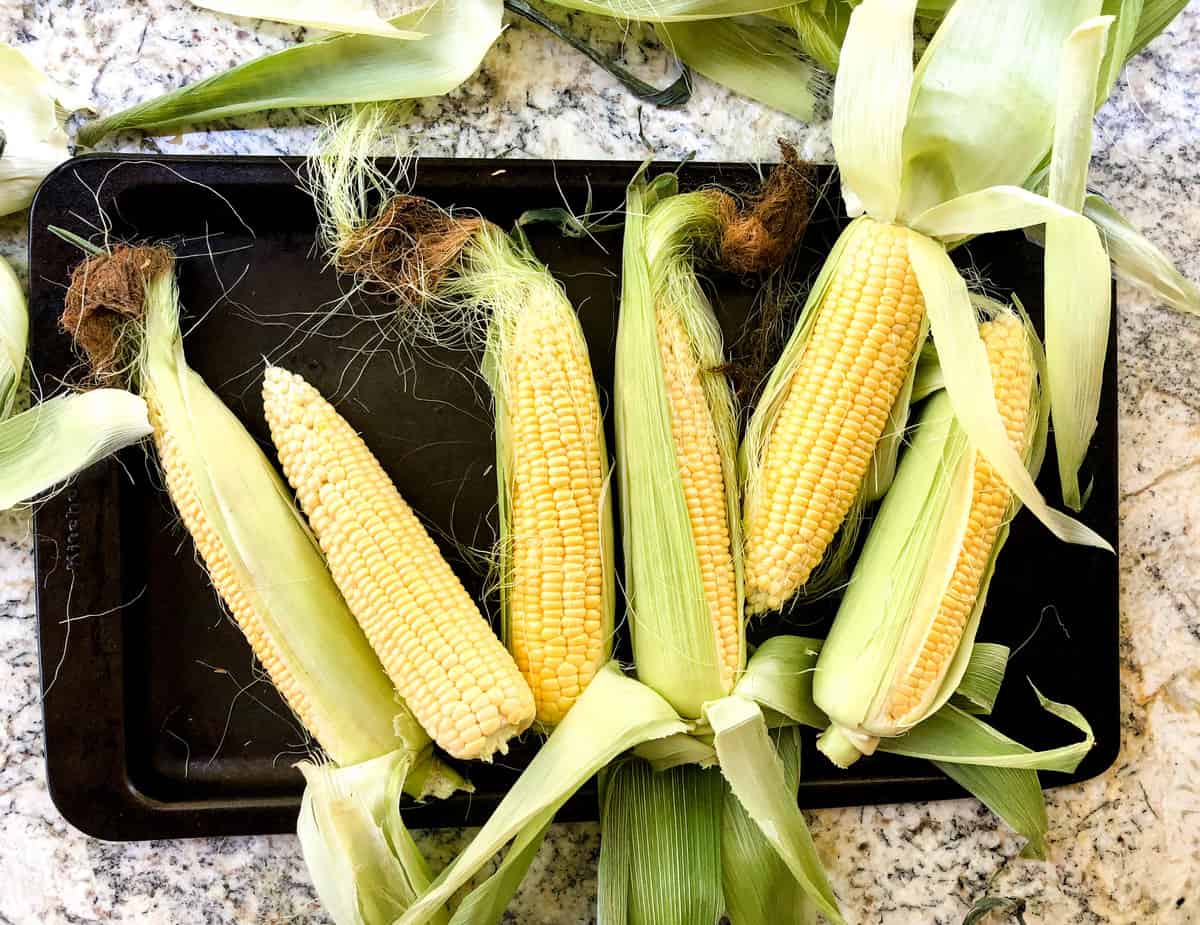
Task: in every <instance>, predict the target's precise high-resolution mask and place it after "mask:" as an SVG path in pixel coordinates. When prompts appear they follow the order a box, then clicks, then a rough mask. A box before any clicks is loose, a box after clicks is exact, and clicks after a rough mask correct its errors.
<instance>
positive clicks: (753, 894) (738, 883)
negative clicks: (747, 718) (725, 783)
mask: <svg viewBox="0 0 1200 925" xmlns="http://www.w3.org/2000/svg"><path fill="white" fill-rule="evenodd" d="M771 739H772V741H773V743H774V745H775V750H776V752H777V753H778V754H779V759H780V761H781V762H782V763H783V774H784V781H785V783H786V785H787V788H788V789H789V790H790V791H791V792H793V793H795V791H796V789H797V787H799V785H800V731H799V730H798V729H796V728H795V727H794V726H793V727H790V728H786V729H779V730H776V731H775V732H774V733H772V736H771ZM708 773H715V772H708ZM721 874H722V877H721V879H722V882H723V884H724V891H725V915H726V916H727V917H728V919H729V922H730V925H777V923H781V922H782V923H788V925H816V914H817V910H816V907H815V906H813V904H812V903H811V902H810V901H809V899H808V896H807V895H806V894H805V892H804V890H803V889H802V888H801V886H800V884H799V883H798V882H797V881H796V878H795V877H793V876H792V874H791V872H790V871H789V870H788V868H787V865H786V864H785V863H784V862H783V859H782V858H780V856H779V854H778V853H777V852H776V851H775V849H774V848H773V847H772V846H771V843H770V842H769V841H767V840H766V839H765V838H764V837H763V834H762V830H761V829H760V828H759V827H758V825H757V823H755V822H754V820H753V819H751V818H750V816H749V815H748V814H747V813H746V810H745V808H744V807H743V806H742V804H741V803H740V802H739V801H738V799H737V797H735V796H734V795H733V793H732V792H731V791H728V790H727V791H726V792H725V800H724V807H723V809H722V813H721Z"/></svg>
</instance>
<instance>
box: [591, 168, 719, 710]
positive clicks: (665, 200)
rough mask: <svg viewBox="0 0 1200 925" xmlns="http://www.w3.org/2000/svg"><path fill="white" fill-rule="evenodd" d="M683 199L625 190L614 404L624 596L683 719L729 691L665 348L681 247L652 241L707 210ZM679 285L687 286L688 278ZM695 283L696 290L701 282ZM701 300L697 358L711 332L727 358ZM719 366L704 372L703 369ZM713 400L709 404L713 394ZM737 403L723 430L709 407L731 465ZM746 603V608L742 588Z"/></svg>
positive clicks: (636, 635) (637, 186)
mask: <svg viewBox="0 0 1200 925" xmlns="http://www.w3.org/2000/svg"><path fill="white" fill-rule="evenodd" d="M672 199H674V200H675V203H674V204H672V202H671V200H672ZM680 200H683V197H679V196H675V195H674V183H673V178H671V177H670V176H669V175H666V176H665V177H659V178H658V179H657V180H656V181H654V183H653V184H651V185H647V184H646V182H645V180H644V179H643V178H642V176H641V175H640V174H639V176H638V177H636V178H635V179H634V181H633V183H631V184H630V186H629V189H628V192H627V198H626V223H625V239H624V252H623V257H622V264H621V268H622V272H621V315H620V321H619V324H618V328H617V347H616V375H615V387H614V403H613V404H614V409H615V416H616V433H617V474H618V480H619V483H620V487H621V499H622V504H621V511H622V519H623V526H624V529H623V531H622V537H623V540H624V544H625V594H626V601H627V605H628V608H629V624H630V633H631V636H632V641H633V653H634V661H635V663H636V665H637V672H638V678H639V680H641V681H643V682H644V683H646V684H648V685H650V687H652V688H653V689H654V690H655V691H657V692H658V693H659V694H661V695H662V696H663V697H665V698H666V699H667V700H668V701H669V702H670V703H671V704H672V705H673V706H674V707H675V708H676V709H677V710H678V711H679V713H680V714H681V715H682V716H685V717H688V718H690V719H695V718H697V717H699V715H700V711H701V709H702V706H703V704H704V702H705V701H707V700H714V699H716V698H718V697H721V696H723V695H724V694H725V693H727V691H726V690H725V689H724V685H723V682H722V677H721V667H720V661H719V653H718V650H717V640H716V633H715V631H714V627H713V623H712V616H711V613H710V610H709V606H708V602H707V600H706V598H705V593H704V582H703V579H702V576H701V571H700V561H699V558H698V556H697V553H696V546H695V542H694V540H693V537H692V525H691V519H690V517H689V515H688V508H687V501H686V498H685V495H684V488H683V479H682V475H681V474H680V471H679V466H678V463H677V460H676V453H675V441H674V436H673V434H672V432H671V415H670V407H669V405H668V400H667V393H666V385H665V381H664V375H663V369H662V362H661V359H660V355H659V348H658V325H657V320H656V310H657V304H656V300H657V298H659V297H660V296H661V295H662V294H663V293H664V292H665V290H664V289H663V285H664V282H665V281H664V273H663V269H664V267H663V264H664V262H665V261H668V260H669V259H670V256H671V252H672V251H673V250H674V249H675V248H676V247H677V246H678V242H676V241H673V240H671V239H669V238H663V239H662V240H651V239H650V237H649V232H648V227H649V225H650V222H651V218H650V216H651V215H652V214H653V213H652V211H651V210H652V209H654V208H660V207H662V206H663V205H666V206H670V207H672V208H678V207H680V206H681V205H682V206H683V207H685V208H686V206H687V204H688V203H689V202H692V203H699V202H700V201H699V200H683V202H682V203H680ZM661 220H662V219H661V217H660V219H659V221H661ZM701 220H703V219H701ZM676 230H677V229H676ZM652 262H653V264H654V266H652ZM676 282H681V283H683V284H685V285H686V280H683V281H681V280H679V279H676ZM691 284H692V286H693V287H695V280H694V278H693V279H692V281H691ZM695 294H699V290H698V287H695V289H694V292H693V293H686V292H685V293H684V294H683V296H682V297H681V298H680V299H679V300H678V301H677V302H676V304H677V305H678V307H679V308H680V310H681V318H682V320H683V323H684V327H685V329H686V330H687V333H688V334H689V335H693V340H694V341H696V343H697V349H698V350H703V349H705V348H704V347H703V345H702V342H701V341H697V340H696V335H700V334H701V333H702V329H707V331H708V347H709V348H714V349H715V350H716V352H717V355H718V356H719V355H720V346H719V345H720V340H719V338H720V329H719V328H718V327H717V326H716V322H715V320H714V319H713V318H712V309H711V307H710V306H708V304H707V301H704V302H702V303H696V302H693V303H692V304H691V305H685V300H686V299H687V298H689V297H690V296H692V295H695ZM700 297H701V299H702V298H703V296H702V294H700ZM716 365H719V364H712V363H709V364H703V365H702V368H704V367H705V366H706V367H707V368H709V369H712V368H713V367H715V366H716ZM725 387H726V388H727V386H725ZM706 392H707V393H708V394H709V396H710V397H711V394H712V393H711V392H710V391H709V390H707V389H706ZM731 402H732V400H731V399H730V406H729V412H728V420H727V421H725V422H722V421H720V420H718V419H717V413H718V412H719V410H720V409H719V407H713V405H712V402H711V401H710V407H711V408H712V410H713V412H714V425H715V426H716V427H717V429H718V434H719V435H720V433H721V429H722V427H723V425H724V426H725V427H727V429H728V430H729V432H730V435H729V438H728V439H729V441H730V448H729V450H730V453H729V455H730V458H731V459H732V440H733V437H732V426H733V419H732V404H731ZM727 468H728V472H727V476H726V481H727V491H726V497H727V502H728V503H729V504H730V505H736V494H737V493H736V489H734V490H732V491H731V490H729V483H730V482H731V481H732V480H733V479H734V477H735V476H734V472H733V467H732V465H730V466H728V467H727ZM731 510H736V508H731ZM738 523H739V521H738V520H737V517H736V515H734V516H731V518H730V525H731V528H732V530H733V531H736V529H737V524H738ZM730 539H731V542H733V543H734V547H733V548H734V549H735V550H737V549H739V548H740V542H739V541H738V539H737V537H736V535H735V533H731V537H730ZM738 596H739V600H740V596H741V591H740V581H739V591H738ZM739 612H740V608H739Z"/></svg>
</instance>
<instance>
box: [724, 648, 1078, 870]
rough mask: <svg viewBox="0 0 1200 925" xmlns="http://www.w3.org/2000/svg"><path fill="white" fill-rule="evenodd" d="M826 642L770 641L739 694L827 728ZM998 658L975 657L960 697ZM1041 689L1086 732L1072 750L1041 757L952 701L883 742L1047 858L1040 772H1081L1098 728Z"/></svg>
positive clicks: (983, 682)
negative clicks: (821, 676) (817, 697)
mask: <svg viewBox="0 0 1200 925" xmlns="http://www.w3.org/2000/svg"><path fill="white" fill-rule="evenodd" d="M822 645H823V642H822V640H820V639H809V638H803V637H798V636H776V637H774V638H772V639H769V640H767V641H766V642H765V643H763V645H762V646H761V647H760V648H759V649H758V651H757V652H755V654H754V657H753V658H752V659H751V660H750V663H749V665H748V666H747V668H746V673H745V675H743V676H742V681H741V684H740V685H739V690H740V689H742V688H745V689H746V690H748V691H750V690H753V691H754V694H755V696H756V697H758V698H759V699H760V700H761V701H762V702H763V705H764V706H768V705H769V709H770V710H771V711H773V712H775V713H776V714H777V715H778V717H780V720H778V721H781V722H782V721H791V722H795V723H799V724H801V725H805V726H811V727H813V728H817V729H824V728H825V727H826V726H827V725H828V723H829V720H828V718H827V717H826V716H825V715H824V714H823V713H822V712H821V710H820V708H819V707H818V706H817V705H816V703H815V702H814V699H813V680H814V677H815V670H816V664H817V660H818V658H819V657H820V654H821V648H822ZM977 648H978V647H977ZM998 648H1002V647H998ZM998 654H999V653H998V649H994V650H993V651H992V652H991V653H989V654H988V655H986V656H982V657H980V658H975V657H972V658H971V660H970V663H969V664H968V667H967V671H966V673H965V674H964V675H963V679H962V683H961V684H960V687H959V693H960V694H963V695H967V694H968V692H970V691H972V690H978V689H980V688H981V687H983V688H986V687H989V686H990V685H991V684H992V683H993V682H992V681H991V680H987V679H981V678H978V677H975V676H974V674H975V672H976V671H979V670H980V668H981V666H983V665H987V667H985V668H983V671H984V672H985V673H987V674H991V673H993V672H994V670H995V668H996V665H995V661H994V657H995V656H997V655H998ZM988 663H991V664H988ZM1034 692H1035V694H1036V695H1037V698H1038V702H1039V703H1040V704H1041V706H1042V708H1043V709H1045V710H1046V711H1047V712H1049V713H1051V714H1053V715H1055V716H1057V717H1059V718H1060V719H1063V720H1064V721H1066V722H1068V723H1070V724H1071V725H1072V726H1074V727H1075V728H1076V729H1078V730H1079V731H1080V732H1082V733H1083V739H1082V740H1081V741H1079V742H1077V743H1075V744H1073V745H1067V746H1062V747H1059V748H1052V749H1047V750H1045V751H1040V752H1035V751H1032V750H1030V749H1028V748H1026V747H1025V746H1023V745H1021V744H1020V743H1019V742H1015V741H1013V740H1012V739H1010V738H1008V737H1007V736H1005V735H1002V734H1001V733H999V732H997V731H996V730H995V729H993V728H992V727H991V726H989V725H987V724H986V723H985V722H983V721H982V720H981V719H979V718H978V716H975V715H972V714H971V713H969V712H966V711H964V710H962V709H960V708H959V707H957V706H955V705H954V704H953V703H947V704H946V705H945V706H943V707H942V708H941V709H940V710H939V711H938V712H937V713H935V714H934V715H933V716H931V717H930V718H929V719H927V720H925V721H924V722H923V723H920V724H919V725H917V726H915V727H913V728H912V729H910V730H909V731H908V733H906V734H905V735H904V736H901V737H899V738H895V739H884V740H881V741H880V743H879V751H881V752H891V753H893V754H897V755H904V756H907V757H911V758H921V759H924V760H928V761H931V762H933V764H935V765H936V766H937V767H938V769H939V770H941V771H942V772H943V773H944V774H946V775H947V776H948V777H950V778H951V779H952V780H954V781H955V782H956V783H958V784H959V785H960V786H961V787H963V789H965V790H966V791H968V792H969V793H971V794H972V795H973V796H975V797H976V798H977V799H979V800H980V801H982V802H983V803H984V804H985V805H986V806H987V807H988V808H989V809H991V810H992V811H993V812H994V813H996V815H997V816H999V817H1001V818H1002V819H1003V820H1004V821H1005V822H1007V823H1008V824H1009V825H1010V826H1011V827H1012V828H1013V829H1014V830H1015V831H1016V832H1018V833H1019V834H1021V835H1023V836H1024V837H1025V838H1026V839H1027V840H1028V844H1027V845H1026V848H1025V852H1024V854H1025V856H1027V857H1034V858H1043V859H1044V858H1045V856H1046V843H1045V838H1046V830H1047V828H1048V822H1047V819H1046V805H1045V799H1044V798H1043V796H1042V790H1041V785H1040V784H1039V782H1038V774H1037V772H1038V770H1050V771H1062V772H1070V771H1074V770H1075V768H1076V767H1077V766H1078V765H1079V762H1080V761H1081V760H1082V759H1083V757H1084V756H1085V755H1086V754H1087V753H1088V752H1089V751H1090V750H1091V748H1092V746H1093V745H1094V744H1095V739H1094V737H1093V735H1092V730H1091V726H1090V725H1089V724H1088V722H1087V720H1086V719H1085V718H1084V717H1083V716H1082V715H1081V714H1080V713H1079V712H1078V711H1077V710H1075V709H1074V708H1073V707H1069V706H1067V705H1066V704H1061V703H1055V702H1054V701H1052V700H1049V699H1047V698H1045V697H1043V696H1042V695H1041V694H1040V693H1038V692H1037V690H1036V688H1035V690H1034Z"/></svg>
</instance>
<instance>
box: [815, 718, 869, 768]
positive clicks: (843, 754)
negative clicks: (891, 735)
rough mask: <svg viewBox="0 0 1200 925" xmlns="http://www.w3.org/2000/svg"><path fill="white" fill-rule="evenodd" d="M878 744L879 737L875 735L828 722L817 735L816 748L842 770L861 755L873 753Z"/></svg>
mask: <svg viewBox="0 0 1200 925" xmlns="http://www.w3.org/2000/svg"><path fill="white" fill-rule="evenodd" d="M878 745H879V739H878V738H876V737H875V736H868V735H864V734H863V733H861V732H853V731H851V730H849V729H844V728H842V727H841V726H839V725H837V724H836V723H830V725H829V726H827V727H826V729H825V731H824V732H822V733H821V734H820V735H819V736H817V750H818V751H819V752H820V753H821V754H822V755H824V756H825V757H826V758H828V759H829V760H830V761H832V762H833V763H834V765H836V766H837V767H839V768H841V769H842V770H843V771H844V770H845V769H846V768H848V767H850V765H852V764H854V762H856V761H858V759H859V758H861V757H863V755H872V754H874V753H875V748H876V746H878Z"/></svg>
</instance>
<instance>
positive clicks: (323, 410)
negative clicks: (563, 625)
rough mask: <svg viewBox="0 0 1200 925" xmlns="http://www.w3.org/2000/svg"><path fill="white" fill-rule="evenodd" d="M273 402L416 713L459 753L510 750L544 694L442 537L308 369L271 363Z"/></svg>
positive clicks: (335, 568) (325, 530) (284, 458)
mask: <svg viewBox="0 0 1200 925" xmlns="http://www.w3.org/2000/svg"><path fill="white" fill-rule="evenodd" d="M263 406H264V410H265V412H266V417H267V423H268V424H269V425H270V429H271V439H272V441H273V442H274V444H275V447H276V450H277V451H278V453H279V459H280V462H281V464H282V465H283V471H284V473H285V474H286V475H287V478H288V481H290V482H291V484H292V486H293V488H294V489H295V491H296V495H297V498H298V499H299V501H300V506H301V507H302V508H303V509H304V512H305V514H306V515H307V516H308V521H309V524H310V525H311V527H312V529H313V532H314V533H315V534H316V537H317V541H318V542H319V543H320V544H321V549H322V551H323V552H324V553H325V558H326V561H328V562H329V567H330V570H331V571H332V573H333V577H334V580H335V581H336V582H337V585H338V587H339V588H340V589H341V591H342V594H343V595H344V596H345V598H346V602H347V603H348V604H349V606H350V610H351V611H352V612H353V614H354V616H355V618H356V619H357V620H358V623H359V625H360V626H361V627H362V628H363V631H364V632H365V633H366V635H367V639H368V640H370V643H371V646H372V647H373V648H374V649H375V652H376V653H377V654H378V655H379V658H380V660H381V661H382V662H383V667H384V669H385V670H386V671H387V673H388V676H389V677H390V678H391V679H392V682H393V683H394V684H395V685H396V689H397V690H398V691H399V692H400V696H401V697H402V698H404V701H405V703H406V704H408V708H409V710H411V711H412V714H413V716H415V717H416V718H417V720H418V721H419V722H420V723H421V725H422V726H423V727H424V728H425V730H426V731H427V732H428V733H429V734H430V735H431V736H432V737H433V739H434V741H435V742H437V743H438V745H440V746H441V747H442V748H444V749H445V750H446V751H447V752H449V753H450V754H451V755H453V756H454V757H456V758H481V759H484V760H490V758H491V756H492V754H493V752H495V751H497V750H499V751H501V753H503V752H506V751H507V750H508V745H507V743H508V740H509V739H510V738H511V737H512V736H514V735H516V734H518V733H520V732H522V731H524V730H525V729H526V728H527V727H528V726H529V724H530V723H531V722H532V721H533V713H534V708H533V696H532V694H530V691H529V686H528V685H527V684H526V683H525V681H524V679H523V678H522V677H521V675H520V673H519V672H518V671H517V667H516V665H515V664H514V663H513V660H512V657H511V656H510V655H509V654H508V652H506V651H505V649H504V647H503V646H502V645H501V644H500V641H499V640H498V639H497V638H496V636H495V634H494V633H493V632H492V629H491V627H490V626H489V625H488V623H487V621H486V620H485V619H484V618H483V616H482V615H481V614H480V612H479V609H478V608H477V607H476V606H475V602H474V601H472V600H471V597H470V595H469V594H468V593H467V591H466V589H465V588H464V587H463V585H462V582H461V581H459V579H458V576H456V575H455V574H454V572H453V571H452V570H451V568H450V566H449V565H448V564H447V562H446V560H445V559H444V558H442V554H441V552H440V551H439V550H438V548H437V544H435V543H434V541H433V540H432V538H430V536H429V534H428V532H427V531H426V530H425V528H424V526H422V524H421V522H420V521H419V520H418V519H417V517H416V515H415V514H414V513H413V512H412V510H411V509H410V508H409V506H408V505H407V504H406V503H405V502H404V499H403V498H401V497H400V493H399V492H398V491H396V488H395V486H394V485H393V484H392V481H391V479H390V478H389V477H388V475H387V473H386V472H384V471H383V468H382V467H381V466H380V465H379V462H378V461H377V460H376V459H375V457H374V456H373V455H372V454H371V451H370V450H369V449H367V446H366V444H365V443H363V441H362V438H360V437H359V436H358V434H356V433H355V432H354V430H353V428H351V427H350V425H349V424H348V423H347V422H346V420H345V419H344V418H342V416H341V415H339V414H338V413H337V412H336V411H335V410H334V408H333V407H332V406H331V405H330V404H329V403H328V402H327V401H325V399H324V398H322V397H321V395H320V393H319V392H317V390H316V389H314V388H313V387H312V386H311V385H309V384H308V383H307V382H305V381H304V380H303V379H302V378H301V377H299V376H297V375H295V374H294V373H289V372H287V371H286V370H282V369H279V368H278V367H271V368H268V369H267V372H266V375H265V376H264V378H263Z"/></svg>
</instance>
